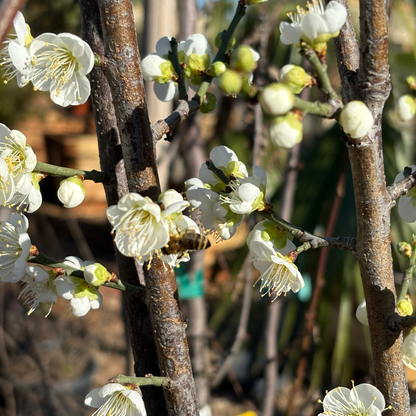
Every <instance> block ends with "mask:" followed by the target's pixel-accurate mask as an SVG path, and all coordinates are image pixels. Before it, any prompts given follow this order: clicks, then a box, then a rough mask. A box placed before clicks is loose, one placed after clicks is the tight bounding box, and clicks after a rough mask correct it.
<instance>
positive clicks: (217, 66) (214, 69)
mask: <svg viewBox="0 0 416 416" xmlns="http://www.w3.org/2000/svg"><path fill="white" fill-rule="evenodd" d="M226 69H227V67H226V66H225V64H224V62H221V61H217V62H214V63H213V64H212V65H211V66H210V68H209V73H210V74H211V75H212V76H213V77H214V78H218V77H219V76H221V75H222V74H223V73H224V72H225V71H226Z"/></svg>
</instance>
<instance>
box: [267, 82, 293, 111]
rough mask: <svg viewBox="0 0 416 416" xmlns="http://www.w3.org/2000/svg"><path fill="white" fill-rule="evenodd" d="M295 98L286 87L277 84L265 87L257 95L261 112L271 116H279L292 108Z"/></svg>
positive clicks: (273, 83)
mask: <svg viewBox="0 0 416 416" xmlns="http://www.w3.org/2000/svg"><path fill="white" fill-rule="evenodd" d="M294 100H295V96H294V95H293V93H292V91H290V89H289V88H288V87H286V86H285V85H283V84H279V83H277V82H272V83H271V84H269V85H267V87H265V88H264V90H263V91H262V92H261V93H260V95H259V102H260V105H261V108H262V110H263V111H264V112H265V113H267V114H269V115H271V116H281V115H283V114H286V113H287V112H288V111H290V110H291V109H292V107H293V103H294Z"/></svg>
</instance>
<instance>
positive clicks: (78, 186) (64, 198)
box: [58, 176, 85, 208]
mask: <svg viewBox="0 0 416 416" xmlns="http://www.w3.org/2000/svg"><path fill="white" fill-rule="evenodd" d="M58 198H59V200H60V201H61V202H62V203H63V204H64V207H65V208H75V207H77V206H78V205H79V204H81V202H82V201H83V200H84V198H85V188H84V185H83V184H82V179H81V178H80V177H79V176H72V177H71V178H67V179H64V180H63V181H62V182H61V184H60V185H59V189H58Z"/></svg>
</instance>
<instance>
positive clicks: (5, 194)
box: [0, 158, 15, 206]
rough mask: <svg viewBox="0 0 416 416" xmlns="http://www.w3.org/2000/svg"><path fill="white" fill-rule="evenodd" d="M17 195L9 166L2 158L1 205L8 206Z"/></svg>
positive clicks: (0, 179) (0, 175) (0, 166)
mask: <svg viewBox="0 0 416 416" xmlns="http://www.w3.org/2000/svg"><path fill="white" fill-rule="evenodd" d="M14 195H15V185H14V181H13V178H12V176H11V175H10V173H9V166H8V165H7V163H6V161H5V160H4V159H1V158H0V204H1V205H3V206H6V205H8V204H9V203H10V201H11V200H12V198H13V196H14Z"/></svg>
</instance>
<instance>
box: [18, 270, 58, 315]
mask: <svg viewBox="0 0 416 416" xmlns="http://www.w3.org/2000/svg"><path fill="white" fill-rule="evenodd" d="M55 277H56V275H55V273H54V272H53V271H50V272H47V271H46V270H45V269H44V268H43V267H40V266H27V267H26V274H25V275H24V276H23V277H22V278H21V279H20V283H21V284H22V285H23V286H24V287H23V290H22V292H21V293H20V295H19V298H22V299H23V303H24V304H25V305H26V304H29V305H31V307H30V310H29V312H28V315H30V314H31V313H32V312H33V311H34V310H35V309H36V308H37V307H38V306H39V304H40V303H47V304H49V305H50V307H49V311H48V313H47V314H46V316H48V315H49V314H50V313H51V310H52V307H53V305H54V304H55V303H56V301H57V300H58V292H57V291H56V287H55V284H54V279H55Z"/></svg>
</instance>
